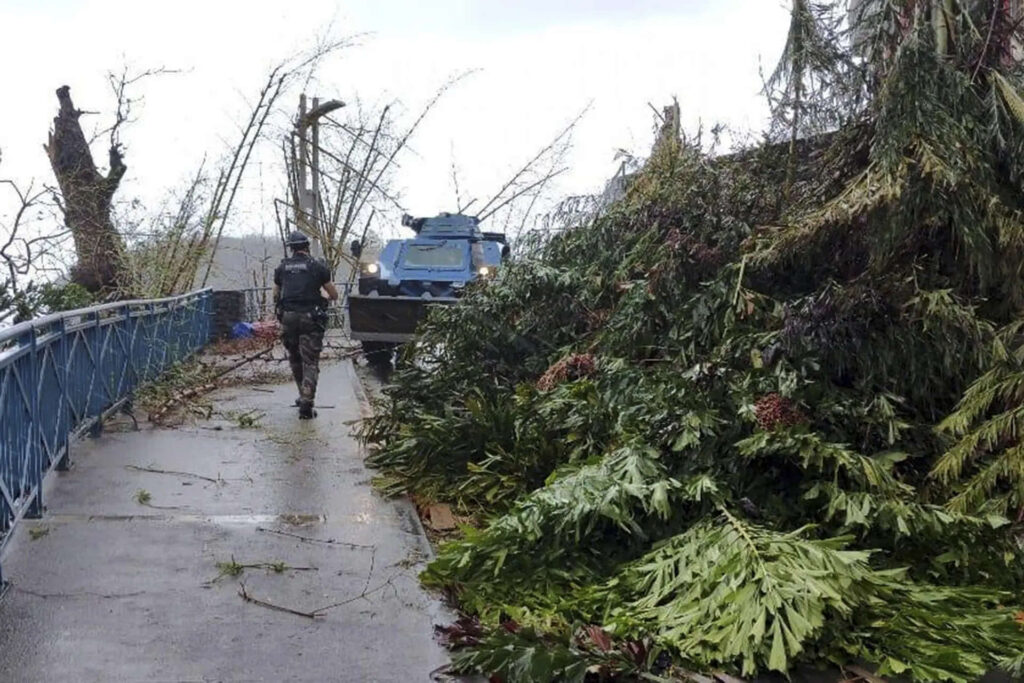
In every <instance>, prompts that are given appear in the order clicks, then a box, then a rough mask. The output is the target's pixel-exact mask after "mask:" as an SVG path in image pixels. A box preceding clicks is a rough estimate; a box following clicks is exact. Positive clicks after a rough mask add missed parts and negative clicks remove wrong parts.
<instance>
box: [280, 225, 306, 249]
mask: <svg viewBox="0 0 1024 683" xmlns="http://www.w3.org/2000/svg"><path fill="white" fill-rule="evenodd" d="M285 245H287V246H289V247H291V248H292V249H294V250H296V251H299V250H303V249H308V248H309V238H308V237H306V236H305V235H303V234H302V233H301V232H299V231H298V230H296V231H294V232H293V233H292V234H290V235H288V241H287V242H285Z"/></svg>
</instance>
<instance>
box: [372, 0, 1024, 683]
mask: <svg viewBox="0 0 1024 683" xmlns="http://www.w3.org/2000/svg"><path fill="white" fill-rule="evenodd" d="M796 4H797V6H798V7H797V8H796V9H799V12H796V11H795V15H794V16H795V18H797V19H800V20H801V21H808V20H813V19H814V17H813V15H811V14H809V13H807V12H806V11H805V7H806V5H807V3H804V2H798V3H796ZM953 5H955V8H956V9H957V12H955V13H953V12H950V13H948V14H945V15H943V27H944V30H946V31H947V33H955V35H956V40H953V41H949V40H938V39H937V37H936V36H937V32H936V31H935V30H934V27H935V24H934V17H933V16H932V15H931V14H929V13H928V11H927V7H928V4H927V3H903V2H895V1H891V2H880V3H874V5H873V6H874V7H876V14H875V15H874V16H873V17H872V21H873V23H871V24H870V25H869V26H868V28H869V29H871V30H872V31H873V32H870V37H871V39H872V40H875V41H876V42H874V43H871V45H872V49H874V50H875V51H876V52H875V53H873V54H876V57H875V58H874V60H873V61H871V62H870V63H868V64H867V66H866V68H865V69H864V70H862V71H859V72H858V70H845V69H844V70H842V74H843V77H844V78H845V77H850V78H853V77H859V76H857V73H860V74H863V77H864V78H865V80H864V81H863V82H861V83H860V85H856V84H854V86H855V87H846V86H850V84H849V83H847V84H845V85H844V88H843V89H842V90H843V91H845V92H855V93H857V97H858V98H861V97H862V96H864V95H865V93H866V96H864V99H863V104H858V105H856V106H852V107H851V108H850V109H849V110H848V111H847V116H846V117H845V118H844V120H843V121H842V124H841V126H840V128H839V129H838V131H837V132H834V133H833V134H831V135H828V136H823V137H820V138H814V139H810V138H808V137H807V135H806V134H803V133H794V131H795V130H797V127H798V126H799V125H801V124H800V123H799V122H797V123H793V121H794V119H795V117H792V116H791V117H790V119H789V121H790V122H791V125H787V126H782V127H781V128H782V130H783V131H784V132H785V136H784V137H782V138H781V140H780V142H775V141H771V140H769V141H768V142H767V143H766V144H764V145H762V146H760V147H758V148H756V149H753V150H747V151H746V152H744V153H743V154H738V155H733V156H729V157H715V156H714V155H712V154H709V153H708V151H707V148H706V145H705V144H704V143H703V141H702V140H701V139H700V137H696V138H689V139H681V140H678V139H674V140H673V141H672V144H659V145H658V147H657V148H656V151H655V153H654V154H653V155H652V158H651V159H649V160H648V163H647V165H646V167H645V168H644V169H643V171H642V172H640V173H639V174H638V175H637V176H636V177H635V178H633V179H632V181H631V183H630V187H629V188H628V191H627V193H626V196H625V198H624V199H622V200H621V201H619V202H618V203H616V204H615V205H613V206H612V207H611V208H610V209H608V210H607V211H606V212H604V213H603V214H602V215H600V216H599V217H597V218H596V219H595V220H593V221H592V222H590V223H588V224H586V225H581V226H579V227H577V228H575V229H572V230H568V231H565V232H562V233H560V234H557V235H555V236H553V237H551V238H549V239H546V240H541V241H540V243H539V244H538V245H536V248H535V249H534V250H533V251H532V252H530V253H532V256H529V257H526V258H524V259H522V260H520V261H518V262H516V263H513V264H511V265H510V266H509V267H508V268H507V269H506V271H505V272H504V274H503V279H502V281H501V282H500V283H496V284H493V285H492V286H489V287H487V288H486V289H480V290H479V291H474V292H472V293H471V294H470V295H469V296H468V297H467V299H466V301H465V303H464V305H460V306H457V307H450V308H445V309H442V310H438V311H436V312H434V313H432V314H431V316H430V318H429V319H428V321H427V322H426V324H425V325H424V326H423V328H422V329H421V338H420V340H419V343H418V344H416V345H415V346H414V347H412V348H410V349H409V350H408V352H407V353H406V356H405V358H404V361H403V363H402V365H401V367H400V368H399V369H398V370H397V371H396V374H395V376H394V378H393V384H392V385H391V386H390V387H389V388H388V389H387V390H386V391H385V392H384V396H383V397H382V398H381V399H379V401H378V404H377V406H376V416H375V417H374V418H372V419H371V420H369V421H368V422H367V423H365V424H364V426H363V431H362V435H363V438H364V439H365V440H366V441H367V442H368V443H369V444H371V445H372V446H373V447H374V451H373V454H372V455H371V457H370V462H371V463H372V464H373V465H374V466H376V467H378V468H379V469H381V471H382V476H381V479H380V483H381V485H382V486H383V488H384V489H385V490H387V491H390V492H395V493H398V492H405V493H413V494H415V495H416V496H417V497H418V498H420V499H422V500H433V501H445V502H449V503H451V504H453V505H455V506H456V507H458V508H461V509H462V510H469V511H475V512H478V513H480V514H483V515H487V520H486V523H485V524H484V525H483V526H482V528H480V529H467V530H466V532H465V536H464V538H462V539H460V540H456V541H452V542H450V543H448V544H446V545H444V546H442V548H441V549H440V552H439V554H438V557H437V559H435V560H434V561H433V562H432V563H431V564H430V565H429V566H428V568H427V570H426V571H425V573H424V575H423V579H424V581H425V582H426V583H427V584H429V585H432V586H437V587H442V588H444V589H446V590H448V591H450V594H451V595H452V596H453V598H454V599H455V600H456V601H457V603H458V604H459V605H460V607H461V608H462V609H463V610H464V611H465V612H466V613H467V614H469V615H471V616H472V617H473V618H472V619H467V620H463V621H462V622H460V624H458V625H457V626H456V627H453V628H451V629H447V630H446V637H447V638H448V639H449V641H450V642H451V643H452V644H453V645H463V646H466V647H465V648H463V649H461V650H460V651H459V653H458V654H457V655H456V656H455V661H454V667H455V668H456V669H460V670H467V671H470V670H472V671H478V672H482V673H485V674H493V675H495V676H497V677H498V678H499V679H500V680H506V681H548V680H584V678H585V677H586V676H589V677H590V678H589V679H588V680H594V679H598V680H600V679H615V680H621V679H623V678H628V677H631V676H640V675H646V676H651V675H656V676H661V677H665V678H670V679H673V680H700V679H699V678H698V679H693V678H692V676H694V675H697V673H699V672H708V671H714V670H725V671H729V672H732V673H734V674H739V675H756V674H759V673H764V672H768V671H779V672H788V671H791V670H793V669H795V668H797V667H800V666H804V665H814V666H820V665H828V664H831V665H837V666H846V665H848V664H849V665H855V664H856V665H861V666H863V665H864V664H867V665H869V666H870V667H871V668H872V669H873V670H874V672H875V674H877V675H879V676H887V675H893V676H899V677H905V678H912V679H914V680H922V681H934V680H955V681H971V680H976V679H977V678H979V677H980V676H981V675H983V674H984V673H985V672H986V671H990V670H994V669H1002V670H1005V671H1011V672H1014V673H1015V674H1016V675H1021V673H1022V668H1024V655H1022V653H1024V612H1022V607H1021V603H1022V598H1021V590H1022V588H1024V559H1022V558H1024V543H1022V540H1021V539H1022V535H1021V534H1022V525H1021V520H1022V517H1024V441H1022V440H1021V436H1020V435H1021V433H1022V432H1021V427H1024V425H1022V424H1021V421H1022V419H1024V417H1022V415H1024V413H1022V409H1021V400H1022V397H1024V392H1022V389H1021V387H1024V333H1022V332H1024V322H1022V321H1024V281H1022V280H1021V277H1020V274H1021V272H1022V270H1024V250H1022V249H1024V218H1022V214H1021V207H1024V188H1022V185H1021V178H1022V177H1024V163H1022V161H1021V160H1022V157H1021V155H1020V153H1019V152H1020V150H1021V149H1022V148H1024V100H1022V99H1021V97H1020V95H1019V92H1020V86H1021V81H1020V80H1019V77H1018V73H1019V69H1018V67H1019V65H1018V64H1017V63H1016V62H1015V61H1013V60H1010V59H1009V57H1008V53H1007V50H1006V49H1004V48H1005V46H1006V44H1007V43H1006V42H1005V41H1006V40H1008V39H1009V37H1010V36H1012V34H1013V29H1012V27H1008V25H1007V22H1008V19H1004V18H1003V17H1002V16H1001V15H1000V13H999V9H1000V8H1001V7H1002V5H1001V4H993V3H973V4H971V5H970V7H969V8H968V6H967V5H966V4H964V5H963V7H962V6H961V3H953ZM967 9H970V12H968V11H967ZM808 17H810V19H809V18H808ZM981 26H984V27H985V30H984V31H981V30H980V29H978V28H977V27H981ZM893 27H895V28H893ZM947 37H948V36H947ZM884 41H889V42H888V43H887V47H885V49H882V48H880V47H878V45H879V44H880V43H881V42H884ZM1000 41H1002V42H1000ZM1001 44H1002V45H1003V47H1000V45H1001ZM877 55H881V56H877ZM804 57H805V59H806V57H807V55H804ZM805 63H806V62H805ZM797 66H799V64H798V65H797ZM788 73H798V74H799V73H800V69H790V70H789V71H788ZM797 77H798V78H803V76H802V75H798V76H797ZM826 90H827V93H828V95H827V96H829V97H831V96H833V95H834V94H835V93H836V92H838V91H839V90H840V89H839V88H828V89H826ZM814 92H815V91H814V90H813V89H812V88H810V87H802V88H800V89H799V93H800V96H799V97H798V98H795V100H796V101H794V99H793V98H790V100H789V102H790V106H800V107H806V106H808V103H809V102H811V101H813V97H814ZM818 92H819V93H820V92H824V91H818ZM822 96H825V95H822ZM780 197H784V199H785V201H781V202H780V201H779V198H780Z"/></svg>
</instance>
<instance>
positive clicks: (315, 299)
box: [274, 254, 331, 313]
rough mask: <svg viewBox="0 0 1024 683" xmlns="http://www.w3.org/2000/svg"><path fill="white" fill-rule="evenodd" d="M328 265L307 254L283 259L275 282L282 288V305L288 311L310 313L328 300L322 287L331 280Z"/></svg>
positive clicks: (275, 275) (275, 273)
mask: <svg viewBox="0 0 1024 683" xmlns="http://www.w3.org/2000/svg"><path fill="white" fill-rule="evenodd" d="M330 279H331V275H330V273H329V272H328V270H327V267H326V266H324V265H323V264H322V263H319V262H317V261H314V260H313V258H312V257H311V256H309V255H307V254H296V255H294V256H289V257H288V258H286V259H284V260H282V261H281V265H279V266H278V267H277V270H276V271H275V272H274V282H275V283H276V284H277V286H278V287H280V289H281V307H282V308H284V310H286V311H300V312H304V313H308V312H309V311H312V310H314V309H316V308H320V307H323V306H324V305H325V304H326V302H325V301H324V298H323V297H322V296H321V295H320V288H321V287H322V286H323V285H325V284H326V283H327V282H329V281H330Z"/></svg>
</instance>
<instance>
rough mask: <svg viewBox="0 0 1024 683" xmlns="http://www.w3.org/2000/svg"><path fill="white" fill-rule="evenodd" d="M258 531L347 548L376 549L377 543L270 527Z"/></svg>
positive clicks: (305, 541)
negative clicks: (362, 542)
mask: <svg viewBox="0 0 1024 683" xmlns="http://www.w3.org/2000/svg"><path fill="white" fill-rule="evenodd" d="M256 531H262V532H263V533H267V534H277V535H278V536H288V537H290V538H297V539H298V540H300V541H302V542H304V543H322V544H324V545H337V546H344V547H346V548H353V549H356V548H358V549H363V550H376V549H377V546H375V545H364V544H361V543H349V542H348V541H338V540H335V539H333V538H313V537H312V536H302V535H301V534H293V533H292V532H290V531H279V530H277V529H268V528H267V527H262V526H258V527H256Z"/></svg>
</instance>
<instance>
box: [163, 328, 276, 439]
mask: <svg viewBox="0 0 1024 683" xmlns="http://www.w3.org/2000/svg"><path fill="white" fill-rule="evenodd" d="M273 350H274V344H271V345H270V346H268V347H266V348H265V349H263V350H261V351H259V352H257V353H254V354H251V355H249V356H246V357H245V358H243V359H241V360H239V361H238V362H236V363H233V364H231V365H229V366H228V367H226V368H224V369H223V370H221V371H220V372H218V373H217V374H215V375H213V377H211V378H210V379H209V380H208V381H207V382H206V383H204V384H201V385H199V386H197V387H192V388H191V389H188V390H187V391H183V392H181V393H179V394H177V395H175V396H172V397H171V398H169V399H167V400H166V401H164V403H163V404H161V405H160V407H158V408H157V409H156V410H154V411H152V412H151V413H150V414H149V421H150V422H159V421H160V420H161V419H162V418H163V417H164V415H166V414H167V413H169V412H170V411H171V410H172V409H173V408H174V407H176V406H177V405H180V404H181V403H183V402H185V401H187V400H189V399H191V398H195V397H196V396H199V395H200V394H204V393H206V392H209V391H213V390H214V389H216V388H217V386H218V385H219V383H220V382H219V380H220V379H221V378H222V377H224V375H226V374H228V373H229V372H232V371H234V370H237V369H238V368H240V367H242V366H243V365H246V364H247V363H251V362H253V361H254V360H256V359H258V358H260V357H261V356H266V355H267V354H269V353H271V352H272V351H273Z"/></svg>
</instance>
